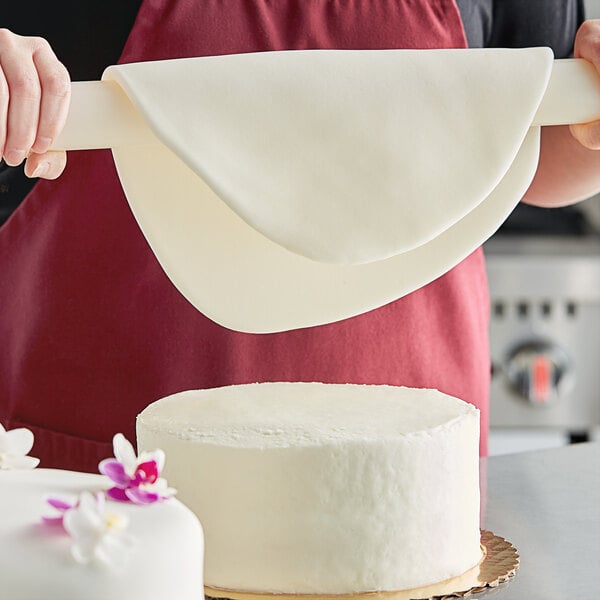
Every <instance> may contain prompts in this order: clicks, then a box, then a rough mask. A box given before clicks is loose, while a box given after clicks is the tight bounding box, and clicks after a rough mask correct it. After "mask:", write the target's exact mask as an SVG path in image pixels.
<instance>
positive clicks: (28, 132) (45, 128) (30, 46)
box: [0, 29, 71, 179]
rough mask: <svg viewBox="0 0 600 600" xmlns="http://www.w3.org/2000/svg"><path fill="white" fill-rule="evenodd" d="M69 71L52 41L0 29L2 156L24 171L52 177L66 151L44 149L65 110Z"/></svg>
mask: <svg viewBox="0 0 600 600" xmlns="http://www.w3.org/2000/svg"><path fill="white" fill-rule="evenodd" d="M70 96H71V82H70V77H69V73H68V72H67V69H66V68H65V67H64V66H63V64H62V63H61V62H60V61H59V60H58V58H56V55H55V54H54V52H53V51H52V48H50V44H48V42H47V41H46V40H44V39H42V38H39V37H23V36H20V35H16V34H14V33H12V32H11V31H9V30H8V29H0V158H4V161H5V162H6V164H7V165H10V166H17V165H20V164H21V163H22V162H23V161H24V160H26V161H27V162H26V163H25V174H26V175H27V176H28V177H43V178H44V179H56V178H57V177H58V176H59V175H60V174H61V173H62V172H63V170H64V168H65V165H66V163H67V155H66V153H65V152H54V151H50V152H49V151H48V149H49V148H50V146H51V145H52V142H53V141H54V140H55V139H56V137H57V135H58V134H59V133H60V131H61V129H62V128H63V126H64V124H65V120H66V118H67V112H68V110H69V100H70Z"/></svg>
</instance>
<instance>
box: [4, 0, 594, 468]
mask: <svg viewBox="0 0 600 600" xmlns="http://www.w3.org/2000/svg"><path fill="white" fill-rule="evenodd" d="M16 4H17V3H13V8H12V9H11V10H12V11H13V15H14V14H15V13H14V11H16V12H17V13H19V9H18V8H14V6H16ZM94 4H97V5H98V6H96V8H92V7H91V5H88V4H86V6H85V9H84V8H82V9H81V10H79V9H78V10H75V8H74V6H73V5H71V4H69V3H52V5H51V7H47V8H46V9H44V8H43V7H42V3H40V11H39V12H36V11H33V10H31V8H30V7H29V6H28V7H27V10H25V9H21V10H20V13H19V15H20V17H21V19H22V20H21V21H20V24H21V25H22V26H23V27H22V28H21V29H19V27H18V26H17V27H15V26H13V27H12V29H13V30H15V31H21V32H23V31H25V24H26V22H32V21H35V19H36V15H37V17H38V19H39V21H38V22H37V24H36V25H35V26H31V27H32V28H33V29H34V31H35V29H36V27H37V28H38V31H37V32H38V33H39V32H40V31H42V32H44V30H43V28H44V27H45V28H47V29H48V28H49V27H50V28H51V27H52V26H54V27H56V30H57V31H60V34H57V33H56V32H55V33H54V36H55V40H54V39H53V34H52V31H48V32H44V35H45V36H46V37H47V38H49V39H51V40H52V44H50V43H48V42H47V41H46V40H44V39H42V38H40V37H37V36H34V37H28V36H21V35H18V34H17V33H13V31H12V30H11V29H10V28H5V29H3V30H1V31H0V67H1V69H0V154H1V155H2V156H3V157H4V160H5V161H6V164H7V165H10V166H12V167H16V166H17V165H19V164H22V163H23V162H24V172H25V174H26V175H27V176H29V177H32V178H41V179H40V180H39V181H38V182H37V183H36V184H35V186H34V187H33V189H32V190H31V191H30V192H29V193H27V194H25V193H24V190H25V188H27V185H26V184H23V183H22V181H23V180H22V179H21V180H20V181H21V184H18V185H17V186H16V187H17V188H18V189H19V190H21V192H22V195H24V196H25V198H24V199H23V200H22V201H21V202H13V204H18V208H16V210H14V211H13V212H12V214H11V215H10V217H9V218H8V219H7V221H6V223H5V224H4V225H3V226H2V228H1V229H0V282H1V283H0V306H2V310H1V311H0V339H2V352H1V353H0V422H3V423H4V425H5V426H7V427H8V428H11V427H18V426H26V427H28V428H30V429H32V430H33V431H34V433H35V435H36V446H35V447H34V450H33V453H34V454H35V455H36V456H39V457H41V459H42V465H43V466H47V467H61V468H71V469H76V470H95V469H96V465H97V463H98V461H99V460H100V459H102V458H104V457H106V456H109V455H110V454H111V451H110V441H111V439H112V436H113V434H114V433H115V432H117V431H122V432H124V433H125V434H126V435H127V436H128V437H130V438H132V437H133V435H134V421H135V416H136V414H137V413H139V412H140V411H141V410H142V409H143V408H144V407H145V406H146V405H148V404H149V403H150V402H152V401H154V400H156V399H158V398H160V397H163V396H166V395H168V394H171V393H175V392H178V391H182V390H185V389H194V388H206V387H215V386H220V385H227V384H235V383H248V382H254V381H322V382H341V383H376V384H393V385H406V386H411V387H433V388H437V389H440V390H441V391H444V392H446V393H449V394H452V395H454V396H457V397H460V398H463V399H464V400H467V401H469V402H471V403H473V404H475V405H476V406H478V407H479V408H480V409H481V415H482V438H481V452H482V453H483V454H485V452H486V440H487V410H488V389H489V369H490V361H489V352H488V345H487V327H488V322H487V317H488V310H489V308H488V305H489V299H488V295H487V286H486V280H485V270H484V262H483V254H482V251H481V250H477V251H476V252H474V253H473V254H472V255H470V256H469V257H468V258H467V259H465V260H464V261H463V262H462V263H461V264H459V265H458V266H457V267H455V268H454V269H452V270H451V271H450V272H449V273H447V274H446V275H444V276H442V277H440V278H438V279H437V280H436V281H434V282H432V283H431V284H429V285H427V286H424V287H423V288H421V289H419V290H417V291H416V292H414V293H412V294H410V295H408V296H407V297H405V298H402V299H400V300H398V301H396V302H392V303H390V304H388V305H386V306H384V307H382V308H380V309H377V310H374V311H371V312H369V313H367V314H364V315H360V316H357V317H354V318H351V319H346V320H344V321H341V322H339V323H333V324H330V325H325V326H320V327H311V328H306V329H302V330H296V331H290V332H283V333H278V334H269V335H252V334H244V333H237V332H233V331H229V330H226V329H224V328H222V327H219V326H218V325H216V324H215V323H213V322H211V321H209V320H208V319H207V318H206V317H204V316H203V315H202V314H200V313H198V312H197V311H196V310H195V309H193V308H192V307H191V306H190V305H189V304H188V303H187V302H186V301H185V300H184V299H183V297H182V296H180V294H179V293H178V292H177V291H176V290H175V289H174V287H173V286H172V285H171V284H170V282H169V280H168V279H167V278H166V276H165V274H164V273H163V272H162V270H161V269H160V267H159V265H158V263H157V261H156V259H155V258H154V256H153V255H152V253H151V251H150V249H149V248H148V246H147V244H146V242H145V240H144V238H143V236H142V234H141V232H140V231H139V229H138V227H137V225H136V223H135V221H134V219H133V217H132V215H131V213H130V211H129V209H128V208H127V204H126V202H125V200H124V197H123V193H122V191H121V188H120V185H119V181H118V178H117V175H116V173H115V169H114V165H113V163H112V160H111V157H110V154H109V152H108V151H87V152H73V153H70V156H69V159H68V161H67V160H66V156H65V154H64V153H61V152H49V151H48V149H49V148H50V146H51V143H52V140H53V139H55V137H56V136H57V134H58V132H59V131H60V129H61V127H62V126H63V124H64V121H65V116H66V114H67V107H68V99H69V90H70V86H69V75H68V72H67V70H66V68H65V67H64V66H63V65H62V64H61V62H60V61H59V60H58V58H57V56H56V55H55V54H54V52H53V50H52V47H53V46H54V47H55V48H59V47H60V44H59V42H60V40H61V39H62V37H64V36H66V37H67V38H68V37H69V36H71V38H70V39H71V42H72V43H71V46H72V47H73V52H72V55H71V56H72V60H73V63H74V67H73V68H71V66H70V68H71V70H74V68H75V67H77V66H80V64H81V62H82V61H83V60H84V59H85V57H86V56H87V57H88V60H89V64H90V65H95V67H96V68H98V66H99V65H101V66H106V65H108V64H109V63H110V62H114V61H115V59H116V58H118V60H119V62H122V63H123V62H134V61H141V60H158V59H166V58H177V57H186V56H206V55H215V54H231V53H241V52H258V51H269V50H284V49H305V48H306V49H312V48H338V49H354V48H360V49H376V48H451V47H457V48H460V47H465V46H466V45H467V40H466V37H465V30H466V32H467V34H468V35H469V37H471V38H472V43H475V44H476V41H475V42H473V40H476V38H477V39H480V40H481V41H487V42H489V43H495V44H496V45H503V44H502V39H500V38H499V37H498V35H496V34H497V27H496V28H495V24H496V25H498V26H500V25H501V24H504V25H503V27H504V32H505V34H506V35H508V34H510V32H511V31H513V30H514V24H515V22H516V20H517V18H516V17H515V18H512V19H511V18H509V17H510V11H509V13H506V10H508V9H509V8H510V9H512V10H517V9H518V10H521V11H533V12H535V11H536V10H537V11H538V14H537V15H536V16H535V18H528V17H531V16H532V14H533V13H532V12H530V13H529V15H527V14H522V13H521V14H519V17H518V18H519V20H521V22H524V23H531V22H538V23H539V22H540V20H541V19H542V17H543V19H545V21H544V22H545V25H546V27H545V29H544V31H545V32H546V34H548V32H549V31H550V32H552V31H554V32H555V33H556V35H557V36H558V37H559V38H560V40H561V43H563V45H564V40H565V39H569V40H570V41H569V42H568V43H567V44H566V45H567V47H568V50H567V52H568V51H570V49H571V44H572V37H573V35H574V33H575V29H576V28H577V26H578V25H579V23H580V21H581V20H582V11H581V4H580V2H578V1H576V0H571V1H569V2H563V1H562V0H560V1H559V0H554V1H553V2H552V5H553V8H554V13H551V11H544V10H543V8H542V6H541V5H542V4H544V6H546V3H542V2H539V1H538V2H528V3H522V2H521V3H519V2H511V1H508V0H507V1H506V2H502V3H494V4H493V5H492V3H491V0H479V1H477V2H466V1H461V0H459V1H458V4H457V3H456V2H455V0H435V1H434V0H429V1H428V0H423V1H421V2H412V3H405V2H393V1H390V0H378V1H376V2H369V3H364V2H359V1H349V2H346V3H338V2H331V1H329V0H314V1H312V2H303V1H302V0H284V1H281V2H277V3H273V2H268V1H267V0H255V1H254V2H246V1H245V0H230V1H228V2H227V3H199V2H194V1H193V0H153V1H151V0H144V1H143V2H140V1H139V0H129V1H127V2H119V3H110V2H107V3H94ZM99 5H102V7H104V8H101V7H100V8H99ZM498 5H503V6H504V7H505V9H506V10H505V12H504V13H502V12H498V10H501V9H500V8H499V7H498ZM78 6H79V5H78ZM519 6H520V8H518V7H519ZM61 7H62V10H63V11H64V14H62V15H61V14H60V10H61ZM507 7H508V8H507ZM526 7H528V8H526ZM44 10H47V11H50V13H49V14H44V12H43V11H44ZM102 10H104V12H103V13H102V14H101V15H100V14H96V13H94V11H101V12H102ZM86 11H88V12H87V13H86ZM460 11H462V18H461V12H460ZM4 12H5V11H3V13H4ZM9 12H10V11H9ZM92 13H93V14H92ZM507 14H508V16H507ZM40 15H41V16H40ZM42 17H44V18H42ZM50 17H51V18H50ZM0 18H2V19H5V20H6V15H5V14H3V16H2V17H0ZM63 22H64V23H70V26H69V27H67V28H66V29H64V28H63V30H61V29H60V24H61V23H63ZM103 22H104V23H106V24H107V26H106V27H102V26H99V24H102V23H103ZM1 24H2V25H6V23H1ZM511 27H513V29H511ZM528 27H529V26H528ZM40 28H42V29H40ZM500 28H502V27H500ZM529 28H530V27H529ZM569 28H571V29H572V31H567V30H568V29H569ZM542 29H543V28H542ZM111 31H112V32H113V36H112V39H106V38H111V36H110V35H109V33H110V32H111ZM74 40H75V41H77V40H78V41H77V43H75V42H74ZM515 43H516V42H515ZM505 45H510V43H508V44H505ZM532 45H533V44H532ZM109 46H110V51H106V52H105V53H104V54H102V52H100V51H98V52H96V49H97V48H105V47H109ZM122 46H124V47H122ZM68 47H69V44H64V45H63V46H62V47H61V48H62V50H61V52H62V53H63V54H67V52H66V50H65V48H68ZM117 47H118V50H115V49H116V48H117ZM121 47H122V49H121ZM574 51H575V55H576V56H579V57H583V58H586V59H588V60H590V61H591V62H592V63H594V65H596V67H597V68H598V69H599V70H600V22H594V21H592V22H586V23H583V24H582V25H581V27H579V30H578V32H577V35H576V38H575V46H574ZM111 52H112V56H113V58H112V59H108V60H106V57H107V56H109V55H110V53H111ZM119 52H120V56H119ZM59 54H60V52H59ZM99 56H100V57H101V58H100V59H99V58H98V57H99ZM64 60H65V62H67V63H68V62H69V60H68V59H64ZM94 60H95V62H94ZM103 60H104V64H102V61H103ZM90 68H91V67H90ZM82 71H85V69H83V70H81V69H80V70H79V71H78V72H79V73H81V72H82ZM98 76H99V73H98V72H95V73H93V74H92V76H91V77H90V76H89V70H88V72H86V73H85V76H84V77H81V78H84V79H85V78H89V79H96V78H98ZM598 148H600V123H591V124H586V125H577V126H573V127H571V128H568V127H552V128H545V130H544V132H543V134H542V150H541V157H540V164H539V168H538V171H537V174H536V176H535V179H534V181H533V182H532V184H531V187H530V188H529V190H528V192H527V194H526V197H525V201H527V202H530V203H533V204H537V205H545V206H558V205H563V204H568V203H571V202H575V201H577V200H579V199H582V198H585V197H588V196H590V195H591V194H593V193H594V192H596V191H597V190H599V189H600V168H598V167H600V153H598V152H597V149H598ZM15 172H16V171H15V170H14V169H13V170H10V169H5V170H4V172H3V175H6V174H7V173H8V176H9V177H10V176H12V175H11V174H12V173H15ZM15 177H16V176H15ZM14 181H17V179H14ZM19 186H20V187H19ZM6 187H7V188H8V191H10V189H11V185H10V184H6ZM0 189H2V188H0ZM5 192H6V189H5ZM165 202H168V198H165ZM240 301H243V299H240Z"/></svg>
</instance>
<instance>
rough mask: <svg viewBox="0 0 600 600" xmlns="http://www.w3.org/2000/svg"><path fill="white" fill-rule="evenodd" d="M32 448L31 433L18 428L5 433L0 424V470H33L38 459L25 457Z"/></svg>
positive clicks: (38, 461)
mask: <svg viewBox="0 0 600 600" xmlns="http://www.w3.org/2000/svg"><path fill="white" fill-rule="evenodd" d="M32 447H33V433H32V432H31V431H30V430H29V429H25V428H24V427H20V428H19V429H12V430H11V431H6V429H4V427H3V426H2V424H1V423H0V469H35V467H37V466H38V464H39V463H40V459H39V458H34V457H33V456H27V454H29V452H30V450H31V448H32Z"/></svg>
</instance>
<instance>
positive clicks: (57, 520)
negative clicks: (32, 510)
mask: <svg viewBox="0 0 600 600" xmlns="http://www.w3.org/2000/svg"><path fill="white" fill-rule="evenodd" d="M63 517H64V515H56V516H54V517H50V516H48V515H42V521H43V522H44V523H46V525H62V524H63Z"/></svg>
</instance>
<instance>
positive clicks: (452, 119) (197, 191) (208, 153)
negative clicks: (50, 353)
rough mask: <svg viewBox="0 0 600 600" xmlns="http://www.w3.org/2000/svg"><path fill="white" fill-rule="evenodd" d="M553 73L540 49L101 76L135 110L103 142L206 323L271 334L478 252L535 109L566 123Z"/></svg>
mask: <svg viewBox="0 0 600 600" xmlns="http://www.w3.org/2000/svg"><path fill="white" fill-rule="evenodd" d="M552 68H553V59H552V52H551V51H550V50H549V49H548V48H529V49H524V50H507V49H495V50H427V51H415V50H381V51H379V50H375V51H334V50H322V51H320V50H313V51H291V52H267V53H252V54H242V55H229V56H217V57H205V58H192V59H179V60H171V61H158V62H148V63H134V64H127V65H118V66H114V67H110V68H109V69H107V71H106V72H105V74H104V79H105V80H109V81H112V82H116V84H118V86H119V87H120V88H121V89H122V90H123V91H124V92H125V94H126V95H127V98H128V100H127V99H124V98H123V99H121V100H120V101H121V102H122V104H123V107H124V109H123V110H124V112H123V113H122V114H126V116H125V117H124V123H125V124H126V125H127V126H131V124H132V123H133V122H134V121H135V123H134V124H135V127H132V128H131V129H132V131H129V130H128V131H127V133H121V134H120V136H119V135H117V138H119V139H118V140H116V141H115V143H113V144H111V145H113V146H114V157H115V162H116V165H117V169H118V172H119V177H120V179H121V182H122V185H123V188H124V190H125V192H126V195H127V198H128V200H129V202H130V204H131V207H132V210H133V212H134V214H135V217H136V219H137V220H138V223H139V225H140V227H141V229H142V231H143V232H144V235H145V236H146V238H147V240H148V242H149V244H150V246H151V248H152V250H153V251H154V253H155V254H156V256H157V258H158V260H159V261H160V263H161V265H162V267H163V268H164V270H165V272H166V273H167V275H168V276H169V277H170V279H171V280H172V281H173V283H174V284H175V285H176V286H177V287H178V289H179V290H180V291H181V292H182V293H183V294H184V296H186V297H187V298H188V300H189V301H190V302H191V303H192V304H194V306H196V307H197V308H198V309H199V310H200V311H202V312H203V313H204V314H206V315H207V316H208V317H210V318H212V319H214V320H215V321H217V322H219V323H220V324H222V325H224V326H226V327H229V328H232V329H236V330H241V331H248V332H257V333H263V332H265V333H266V332H273V331H282V330H287V329H294V328H300V327H307V326H311V325H319V324H323V323H327V322H332V321H337V320H340V319H343V318H346V317H350V316H354V315H356V314H359V313H361V312H364V311H366V310H369V309H372V308H375V307H377V306H381V305H383V304H385V303H387V302H390V301H392V300H394V299H396V298H398V297H400V296H402V295H405V294H407V293H410V292H411V291H414V290H415V289H417V288H419V287H421V286H423V285H425V284H426V283H428V282H430V281H432V280H433V279H435V278H436V277H438V276H439V275H441V274H443V273H444V272H445V271H447V270H449V269H450V268H451V267H453V266H454V265H455V264H457V263H458V262H459V261H460V260H461V259H463V258H464V257H465V256H466V255H468V254H469V253H470V252H471V251H472V250H474V249H475V248H476V247H478V246H479V245H480V244H481V243H482V242H483V241H485V240H486V239H487V238H488V237H489V236H490V235H491V234H492V233H493V232H494V231H495V230H496V229H497V228H498V226H499V225H500V224H501V223H502V221H503V220H504V219H505V218H506V216H507V215H508V214H509V212H510V211H511V210H512V209H513V208H514V206H515V205H516V204H517V202H518V201H519V200H520V198H521V197H522V195H523V193H524V191H525V190H526V189H527V187H528V186H529V183H530V182H531V180H532V178H533V175H534V173H535V168H536V164H537V158H538V136H539V131H538V127H537V126H532V123H533V122H534V119H535V118H536V113H538V112H540V114H542V116H544V115H545V116H546V118H549V119H550V120H552V119H555V120H556V119H560V113H561V110H563V108H564V107H563V105H562V104H561V103H560V102H559V103H556V102H554V103H547V108H546V109H545V110H541V111H540V104H541V103H542V99H543V98H544V94H545V91H546V89H547V86H548V81H549V80H550V75H551V73H552ZM563 71H564V69H563ZM571 72H572V70H571ZM113 85H114V84H113ZM554 88H556V85H555V86H554ZM556 95H557V92H556V89H554V96H555V97H556ZM587 95H588V96H589V95H592V92H590V93H589V94H587ZM129 102H130V103H131V104H130V103H129ZM142 120H143V122H144V123H143V124H142ZM136 127H137V129H136ZM134 129H135V131H133V130H134ZM136 132H137V133H136ZM63 145H64V144H63ZM79 145H81V142H79ZM240 298H243V302H240Z"/></svg>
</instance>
